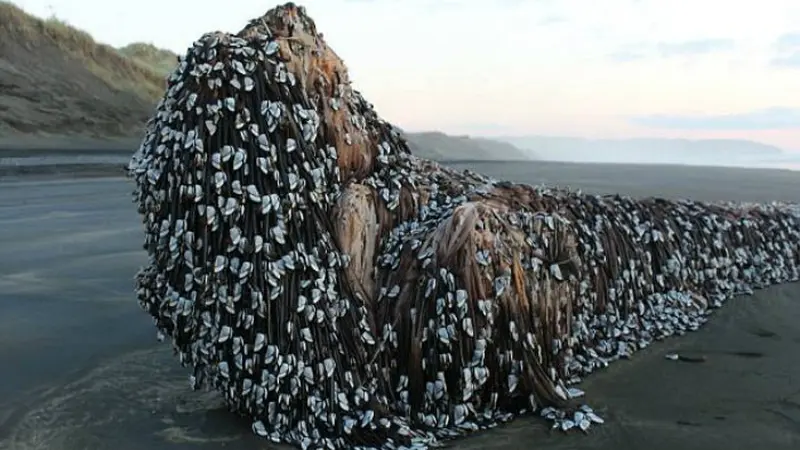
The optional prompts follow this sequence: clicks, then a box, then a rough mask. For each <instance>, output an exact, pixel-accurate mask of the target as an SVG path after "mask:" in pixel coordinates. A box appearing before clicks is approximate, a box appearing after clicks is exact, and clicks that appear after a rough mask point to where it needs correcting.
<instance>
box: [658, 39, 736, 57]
mask: <svg viewBox="0 0 800 450" xmlns="http://www.w3.org/2000/svg"><path fill="white" fill-rule="evenodd" d="M735 47H736V42H734V41H733V39H699V40H692V41H683V42H659V43H658V44H656V50H657V51H658V53H659V54H660V55H661V56H664V57H670V56H683V55H706V54H708V53H715V52H720V51H728V50H733V49H734V48H735Z"/></svg>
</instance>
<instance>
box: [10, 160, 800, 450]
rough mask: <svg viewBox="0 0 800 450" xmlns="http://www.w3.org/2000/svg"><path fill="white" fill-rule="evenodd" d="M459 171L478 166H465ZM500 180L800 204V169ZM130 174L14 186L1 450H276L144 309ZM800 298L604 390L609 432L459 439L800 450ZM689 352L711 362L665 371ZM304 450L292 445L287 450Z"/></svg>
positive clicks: (744, 311) (612, 370) (541, 426)
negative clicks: (193, 375) (231, 409)
mask: <svg viewBox="0 0 800 450" xmlns="http://www.w3.org/2000/svg"><path fill="white" fill-rule="evenodd" d="M458 166H459V168H464V167H466V166H465V165H463V164H458ZM471 168H472V169H475V170H478V171H481V172H484V173H487V174H489V175H492V176H494V177H497V178H505V179H511V180H515V181H527V182H531V183H540V182H546V183H550V184H559V185H570V186H574V187H578V188H582V189H584V190H586V191H597V192H617V191H619V192H622V193H625V194H631V195H662V196H666V197H693V198H699V199H704V200H745V201H755V200H769V199H783V200H792V199H794V200H800V199H798V196H799V195H800V174H798V173H792V172H788V171H743V170H737V169H707V168H685V167H657V166H654V167H636V168H632V167H629V166H620V167H615V166H594V165H571V164H559V163H530V164H520V163H512V164H509V163H481V164H480V165H472V166H471ZM131 189H132V185H131V184H130V182H128V181H125V180H123V179H122V178H94V179H69V180H65V179H55V178H53V179H51V180H43V179H39V178H37V179H36V180H32V181H26V179H25V178H24V177H22V178H20V179H18V180H16V181H8V182H3V183H0V362H2V366H0V449H9V450H33V449H48V450H61V449H63V450H83V449H92V450H106V449H108V450H128V449H130V450H134V449H136V450H139V449H145V448H146V449H148V450H162V449H163V450H177V449H220V448H224V449H233V450H239V449H242V450H244V449H247V450H254V449H267V448H277V447H276V446H274V445H273V444H270V443H268V442H266V441H264V440H261V439H258V438H256V437H254V436H253V435H252V434H251V433H250V431H249V424H248V423H247V422H246V421H243V420H240V419H238V418H236V417H235V416H233V415H232V414H230V413H228V412H227V411H226V410H225V408H224V406H223V404H222V402H221V401H220V399H219V396H218V395H217V394H216V393H213V392H211V393H202V392H192V391H191V390H190V389H189V384H188V380H187V378H188V370H187V369H183V368H181V367H180V366H179V364H178V361H177V359H176V358H175V357H173V356H172V354H171V350H170V348H169V345H168V344H167V343H157V342H156V341H155V328H154V327H153V325H152V323H151V320H150V318H149V317H148V316H147V314H146V313H144V312H143V311H141V310H140V309H139V307H138V305H137V304H136V299H135V296H134V294H133V292H132V288H133V280H132V277H133V275H134V274H135V272H136V270H137V269H138V267H139V266H140V265H142V264H143V263H144V262H145V254H144V251H143V250H141V240H142V233H141V231H140V227H141V225H140V220H139V217H138V216H137V214H136V211H135V208H134V205H132V204H131V203H130V195H129V193H130V191H131ZM798 324H800V285H799V284H788V285H781V286H775V287H772V288H769V289H766V290H762V291H758V292H757V293H756V295H754V296H751V297H739V298H736V299H733V300H731V301H730V302H729V303H728V304H727V305H726V306H725V307H724V308H722V309H721V310H718V311H717V312H715V313H714V315H713V316H712V319H711V321H710V323H709V324H708V325H707V326H706V327H704V328H703V329H701V330H700V331H698V332H695V333H691V334H687V335H686V336H683V337H676V338H670V339H668V340H665V341H663V342H660V343H657V344H655V345H653V346H651V347H650V348H648V349H646V350H644V351H641V352H639V353H636V354H635V355H634V356H633V358H632V359H631V360H629V361H621V362H618V363H614V364H612V365H611V366H610V367H609V368H608V369H605V370H603V371H600V372H597V373H595V374H593V375H591V376H590V377H588V378H587V379H586V380H585V381H584V383H583V384H582V385H581V388H582V389H584V390H585V391H586V401H587V403H589V404H590V405H592V406H593V407H594V408H595V409H596V410H598V411H599V412H600V413H601V414H602V415H603V416H604V417H605V419H606V424H605V425H603V426H599V427H596V428H592V429H591V430H590V432H589V434H588V435H583V434H582V433H570V434H569V435H564V434H563V433H561V432H556V431H550V430H549V429H548V426H547V425H546V424H545V423H544V422H543V421H541V420H539V419H537V418H530V417H528V418H518V419H516V420H515V421H514V422H512V423H511V424H509V425H506V426H503V427H499V428H497V429H495V430H492V431H489V432H484V433H480V434H477V435H474V436H470V437H466V438H463V439H460V440H457V441H453V442H451V443H450V444H449V445H450V446H452V447H454V448H464V449H476V450H477V449H482V448H486V449H498V450H499V449H527V448H540V449H561V448H564V449H566V448H569V449H617V450H638V449H644V448H650V449H655V450H660V449H663V450H675V449H703V450H709V449H748V450H753V449H755V448H763V449H769V450H773V449H775V450H777V449H795V450H796V449H798V448H800V376H798V374H800V326H798ZM672 352H677V353H681V354H686V355H696V356H704V357H705V362H701V363H690V362H680V361H671V360H667V359H665V357H664V356H665V354H667V353H672ZM283 448H287V447H283Z"/></svg>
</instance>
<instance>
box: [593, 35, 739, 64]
mask: <svg viewBox="0 0 800 450" xmlns="http://www.w3.org/2000/svg"><path fill="white" fill-rule="evenodd" d="M735 47H736V42H735V41H734V40H733V39H696V40H690V41H680V42H658V43H655V44H630V45H626V46H623V47H620V48H619V49H618V50H617V51H615V52H612V53H609V54H608V55H607V57H608V59H609V60H611V61H613V62H618V63H626V62H631V61H638V60H641V59H645V58H654V57H661V58H672V57H679V56H700V55H707V54H710V53H716V52H723V51H729V50H733V49H734V48H735Z"/></svg>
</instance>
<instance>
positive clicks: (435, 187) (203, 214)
mask: <svg viewBox="0 0 800 450" xmlns="http://www.w3.org/2000/svg"><path fill="white" fill-rule="evenodd" d="M130 174H131V176H132V177H134V178H135V181H136V184H137V189H136V192H135V201H136V203H137V204H138V207H139V212H140V213H141V214H142V216H143V221H144V226H145V232H146V240H145V249H146V250H147V252H148V254H149V263H148V265H147V267H145V268H144V269H142V271H141V272H140V273H139V274H138V276H137V293H138V298H139V301H140V303H141V305H142V307H143V308H144V309H145V310H146V311H147V312H149V313H150V314H151V315H152V317H153V318H154V319H155V324H156V326H157V328H158V330H159V332H160V333H163V334H165V335H167V336H169V337H170V338H171V340H172V343H173V346H174V348H175V350H176V352H177V354H178V355H179V356H180V360H181V362H182V363H183V364H184V365H186V366H188V367H191V368H192V369H193V375H192V381H193V384H194V386H195V387H200V386H210V387H213V388H216V389H218V390H219V391H220V392H221V393H222V394H223V395H224V397H225V399H226V400H227V402H228V404H229V405H230V407H231V409H233V410H235V411H237V412H238V413H240V414H242V415H244V416H247V417H249V418H251V419H252V420H253V430H254V431H255V432H256V433H258V434H260V435H263V436H267V437H269V438H271V439H273V440H275V441H282V442H289V443H292V444H295V445H298V446H301V447H304V448H330V449H334V448H350V447H364V448H369V447H372V448H399V447H401V446H407V447H417V448H422V447H426V446H429V445H433V444H435V443H436V442H437V441H438V440H440V439H443V438H448V437H454V436H458V435H461V434H464V433H466V432H469V431H471V430H476V429H480V428H484V427H491V426H494V425H495V424H497V423H498V422H502V421H506V420H508V419H510V418H512V417H513V416H514V415H516V414H519V413H523V412H526V411H527V412H538V413H540V414H541V415H542V416H544V417H546V418H548V419H550V420H552V421H554V423H555V426H557V427H560V428H561V429H563V430H569V429H572V428H576V429H582V430H584V431H585V430H587V429H588V428H589V427H590V426H591V425H592V424H594V423H601V422H602V419H601V418H600V417H599V416H597V415H596V414H595V413H594V412H593V411H592V410H591V408H589V407H588V406H586V405H584V404H581V402H580V401H579V399H578V398H579V397H580V396H581V394H582V392H581V391H580V390H579V389H578V388H577V387H576V384H577V383H579V382H580V380H581V378H582V377H584V376H585V375H587V374H589V373H590V372H592V371H593V370H595V369H597V368H600V367H604V366H606V365H607V364H608V363H609V362H611V361H614V360H616V359H618V358H624V357H628V356H629V355H631V353H633V352H634V351H635V350H637V349H640V348H642V347H645V346H647V345H648V344H649V343H651V342H653V341H654V340H658V339H661V338H663V337H666V336H670V335H673V334H676V333H677V334H681V333H684V332H686V331H691V330H695V329H697V328H698V327H699V326H700V325H701V324H702V323H703V322H704V321H705V320H706V318H707V316H708V313H709V312H710V311H711V310H712V308H714V307H716V306H719V305H721V304H722V303H723V302H724V301H725V299H727V298H729V297H730V296H732V295H734V294H740V293H750V292H752V291H751V289H752V288H756V287H762V286H766V285H770V284H774V283H779V282H786V281H794V280H797V279H798V275H800V274H799V273H798V267H800V247H799V245H800V244H798V243H800V209H798V208H797V207H796V206H792V205H778V204H772V205H734V204H725V205H712V204H704V203H698V202H691V201H667V200H661V199H643V200H636V199H631V198H626V197H620V196H592V195H584V194H581V193H577V192H568V191H562V190H557V189H548V188H545V187H536V188H535V187H530V186H526V185H519V184H512V183H505V182H498V181H495V180H491V179H489V178H486V177H483V176H481V175H478V174H475V173H471V172H468V171H467V172H457V171H454V170H451V169H448V168H446V167H443V166H440V165H438V164H436V163H433V162H430V161H426V160H422V159H418V158H416V157H414V156H412V155H411V154H410V153H409V151H408V146H407V144H406V142H405V141H404V140H403V139H402V138H401V137H400V135H399V134H398V133H397V131H396V129H395V128H394V127H392V126H391V125H390V124H388V123H386V122H384V121H383V120H381V119H380V118H379V117H378V115H377V114H376V113H375V111H374V110H373V108H372V106H371V105H370V104H369V103H368V102H366V101H365V100H364V99H363V98H362V96H361V95H360V94H359V93H358V92H357V91H355V90H353V88H352V87H351V85H350V82H349V80H348V74H347V70H346V68H345V66H344V64H343V63H342V60H341V59H340V58H339V57H338V56H337V55H336V54H335V53H334V52H333V51H332V50H331V49H330V48H329V47H328V46H327V45H326V44H325V42H324V40H323V39H322V37H321V35H320V34H318V33H317V30H316V29H315V25H314V22H313V21H312V20H311V19H310V18H309V17H308V16H307V15H306V13H305V11H304V9H303V8H301V7H297V6H295V5H292V4H286V5H283V6H279V7H277V8H275V9H273V10H271V11H269V12H268V13H267V14H266V15H265V16H263V17H260V18H257V19H255V20H253V21H252V22H251V23H250V24H249V25H248V26H247V27H246V28H245V29H244V30H242V31H241V32H239V33H238V34H235V35H232V34H225V33H219V32H217V33H209V34H206V35H204V36H203V37H201V38H200V39H199V40H198V41H197V42H195V43H194V45H193V46H192V47H191V48H189V49H188V51H187V53H186V55H185V56H184V57H183V58H182V59H181V61H180V63H179V66H178V67H177V69H176V70H175V71H174V73H173V74H172V75H171V77H170V78H169V83H168V89H167V92H166V94H165V96H164V98H163V100H162V101H161V102H160V103H159V105H158V109H157V112H156V114H155V116H154V117H153V118H152V119H151V120H150V121H149V123H148V125H147V131H146V135H145V138H144V140H143V142H142V145H141V147H140V149H139V150H138V151H137V152H136V154H135V155H134V157H133V159H132V161H131V164H130Z"/></svg>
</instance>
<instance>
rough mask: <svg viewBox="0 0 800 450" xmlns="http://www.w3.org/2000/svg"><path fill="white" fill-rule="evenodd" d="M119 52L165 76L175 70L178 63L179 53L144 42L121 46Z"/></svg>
mask: <svg viewBox="0 0 800 450" xmlns="http://www.w3.org/2000/svg"><path fill="white" fill-rule="evenodd" d="M119 52H120V53H122V54H123V55H125V56H127V57H128V58H130V59H132V60H134V61H136V62H137V63H139V64H141V65H143V66H144V67H147V68H148V69H149V70H151V71H153V72H155V73H157V74H160V75H162V76H164V77H166V76H167V75H169V74H170V73H171V72H172V71H173V70H175V66H176V65H177V64H178V55H177V54H175V53H174V52H171V51H169V50H165V49H163V48H158V47H156V46H155V45H153V44H147V43H144V42H134V43H132V44H128V45H126V46H124V47H121V48H120V49H119Z"/></svg>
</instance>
